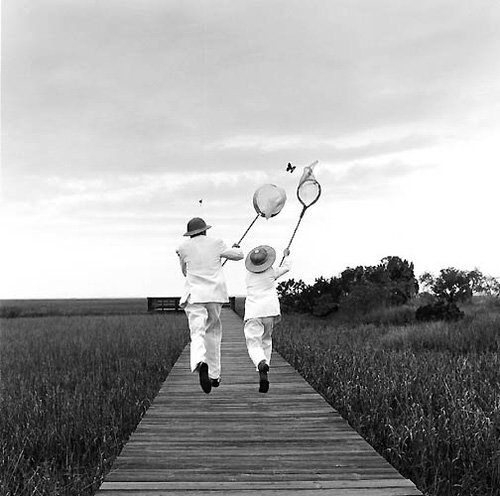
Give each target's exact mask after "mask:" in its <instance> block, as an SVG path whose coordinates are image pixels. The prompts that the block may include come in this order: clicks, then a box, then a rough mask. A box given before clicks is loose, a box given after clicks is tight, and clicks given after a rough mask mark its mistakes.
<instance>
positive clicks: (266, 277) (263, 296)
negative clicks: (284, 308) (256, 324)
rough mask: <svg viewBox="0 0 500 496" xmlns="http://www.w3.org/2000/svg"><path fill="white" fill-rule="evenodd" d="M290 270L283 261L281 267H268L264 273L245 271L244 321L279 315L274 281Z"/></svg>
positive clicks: (286, 262)
mask: <svg viewBox="0 0 500 496" xmlns="http://www.w3.org/2000/svg"><path fill="white" fill-rule="evenodd" d="M289 270H290V262H289V261H288V259H285V260H284V262H283V265H282V266H281V267H278V268H277V269H274V268H273V267H269V268H268V269H267V270H265V271H264V272H257V273H256V272H250V271H247V276H246V286H247V297H246V299H245V317H244V320H247V319H253V318H257V317H273V316H275V315H280V302H279V299H278V293H277V292H276V279H278V277H281V276H282V275H283V274H286V273H287V272H288V271H289Z"/></svg>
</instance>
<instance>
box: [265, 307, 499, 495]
mask: <svg viewBox="0 0 500 496" xmlns="http://www.w3.org/2000/svg"><path fill="white" fill-rule="evenodd" d="M274 342H275V345H276V348H277V349H278V350H279V351H280V352H281V353H282V354H283V355H284V356H285V358H287V359H288V360H289V361H290V362H291V363H292V364H294V365H295V367H296V368H297V369H298V370H299V371H300V372H301V373H302V375H303V376H304V377H305V378H306V379H307V380H308V381H309V382H310V383H311V384H313V386H315V387H316V389H317V390H318V391H319V392H320V393H322V394H323V395H324V397H325V398H326V399H327V400H328V401H329V402H330V403H331V404H332V405H333V406H334V407H335V408H336V409H338V410H339V412H340V413H341V414H342V415H343V416H344V417H345V418H347V419H348V421H349V422H350V424H351V425H352V426H353V427H354V428H355V429H357V430H358V431H359V432H360V433H361V434H362V435H363V436H364V437H365V439H367V440H368V442H370V443H371V444H372V445H373V446H374V447H375V448H376V449H377V450H378V451H379V452H380V453H381V454H382V455H383V456H385V457H386V458H387V459H388V460H389V461H390V462H391V463H392V464H393V465H394V466H395V467H396V468H397V469H398V470H399V471H400V472H401V473H403V474H404V475H405V476H406V477H409V478H411V479H412V480H413V481H414V482H415V483H416V484H417V486H418V487H419V488H420V489H421V490H424V491H426V494H429V495H432V496H451V495H453V496H499V495H500V320H499V314H498V313H495V312H491V311H483V312H475V313H473V314H472V315H469V316H468V317H466V318H465V319H464V320H463V321H461V322H459V323H456V324H445V323H435V324H426V325H416V324H410V325H407V326H401V325H399V326H392V325H384V324H380V322H377V325H375V324H357V325H354V326H352V325H348V324H346V323H345V322H344V323H339V322H335V321H321V320H319V319H313V318H310V317H304V316H297V315H293V316H286V315H285V316H284V318H283V321H282V325H281V326H280V327H279V328H278V329H277V330H276V332H275V339H274Z"/></svg>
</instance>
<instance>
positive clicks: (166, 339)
mask: <svg viewBox="0 0 500 496" xmlns="http://www.w3.org/2000/svg"><path fill="white" fill-rule="evenodd" d="M0 333H1V334H0V344H1V347H0V374H1V376H0V388H1V390H0V392H1V396H0V494H2V495H4V496H10V495H12V496H14V495H16V496H24V495H26V496H28V495H47V496H48V495H51V496H57V495H68V496H69V495H71V496H73V495H91V494H92V493H93V492H94V491H95V490H96V489H97V488H98V487H99V485H100V483H101V481H102V478H103V475H104V474H105V472H106V471H107V470H109V468H110V466H111V464H112V461H113V459H114V458H115V457H116V456H117V454H118V453H119V452H120V450H121V448H122V446H123V445H124V443H125V441H126V440H127V438H128V436H129V435H130V433H131V432H132V431H133V430H134V428H135V426H136V425H137V423H138V422H139V420H140V419H141V417H142V415H143V414H144V412H145V411H146V409H147V408H148V406H149V405H150V403H151V401H152V399H153V398H154V396H155V395H156V393H157V391H158V389H159V386H160V384H161V383H162V382H163V381H164V379H165V377H166V375H167V373H168V371H169V370H170V368H171V367H172V365H173V364H174V363H175V360H176V359H177V357H178V355H179V354H180V352H181V350H182V348H183V347H184V345H185V344H186V342H187V339H188V334H187V330H186V322H185V318H184V316H183V315H179V314H177V315H174V314H170V315H168V316H164V315H130V316H93V317H92V316H88V317H84V316H78V317H77V316H72V317H45V318H17V319H8V320H3V321H2V322H1V330H0Z"/></svg>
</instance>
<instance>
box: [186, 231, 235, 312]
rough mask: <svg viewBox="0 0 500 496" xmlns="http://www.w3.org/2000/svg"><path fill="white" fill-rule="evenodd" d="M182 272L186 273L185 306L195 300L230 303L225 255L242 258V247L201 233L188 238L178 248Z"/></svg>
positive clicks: (196, 301) (232, 258) (231, 257)
mask: <svg viewBox="0 0 500 496" xmlns="http://www.w3.org/2000/svg"><path fill="white" fill-rule="evenodd" d="M177 255H179V262H180V264H181V270H182V273H183V274H184V275H185V276H186V283H185V286H184V295H183V296H182V298H181V301H180V303H181V305H182V304H184V303H186V301H187V300H188V298H189V301H190V302H191V303H226V302H227V301H229V299H228V296H227V288H226V281H225V279H224V274H223V272H222V270H221V269H222V267H221V258H228V259H229V260H241V259H242V258H243V252H242V251H241V250H240V249H228V248H227V246H226V244H225V243H224V241H222V240H221V239H217V238H211V237H210V236H206V235H201V236H195V237H193V238H188V239H186V241H184V243H182V244H181V245H180V246H179V248H178V249H177Z"/></svg>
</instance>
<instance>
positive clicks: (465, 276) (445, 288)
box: [431, 267, 472, 303]
mask: <svg viewBox="0 0 500 496" xmlns="http://www.w3.org/2000/svg"><path fill="white" fill-rule="evenodd" d="M431 289H432V292H433V293H434V295H435V296H437V297H438V298H441V299H443V300H445V301H447V302H448V303H457V302H459V301H465V300H468V299H469V298H471V297H472V279H471V275H470V272H466V271H464V270H459V269H455V268H454V267H448V268H447V269H441V271H440V274H439V276H438V277H436V278H435V279H434V281H433V283H432V285H431Z"/></svg>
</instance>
